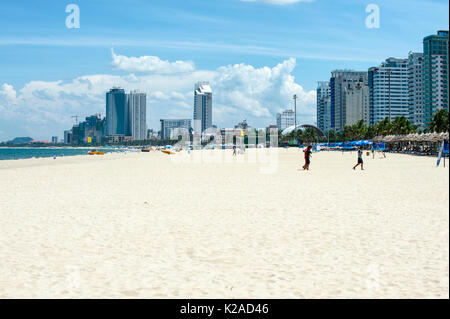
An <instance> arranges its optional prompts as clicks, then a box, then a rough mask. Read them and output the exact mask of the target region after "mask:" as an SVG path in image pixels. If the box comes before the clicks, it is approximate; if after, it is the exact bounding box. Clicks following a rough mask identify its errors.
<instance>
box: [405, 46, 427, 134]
mask: <svg viewBox="0 0 450 319" xmlns="http://www.w3.org/2000/svg"><path fill="white" fill-rule="evenodd" d="M408 94H409V99H408V103H409V121H410V122H411V123H413V124H414V125H417V127H419V128H421V129H423V128H424V123H423V53H418V52H409V54H408Z"/></svg>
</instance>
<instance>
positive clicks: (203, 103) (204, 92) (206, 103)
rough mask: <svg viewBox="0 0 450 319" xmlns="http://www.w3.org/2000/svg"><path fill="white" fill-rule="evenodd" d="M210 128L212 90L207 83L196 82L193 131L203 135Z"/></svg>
mask: <svg viewBox="0 0 450 319" xmlns="http://www.w3.org/2000/svg"><path fill="white" fill-rule="evenodd" d="M211 127H212V90H211V86H210V85H209V82H198V83H196V84H195V90H194V131H195V133H197V134H201V133H203V132H204V131H205V130H206V129H208V128H211Z"/></svg>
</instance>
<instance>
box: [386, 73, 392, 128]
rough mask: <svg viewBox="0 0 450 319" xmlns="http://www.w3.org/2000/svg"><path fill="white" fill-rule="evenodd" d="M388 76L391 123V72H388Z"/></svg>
mask: <svg viewBox="0 0 450 319" xmlns="http://www.w3.org/2000/svg"><path fill="white" fill-rule="evenodd" d="M387 76H388V91H389V93H388V98H389V122H391V70H387Z"/></svg>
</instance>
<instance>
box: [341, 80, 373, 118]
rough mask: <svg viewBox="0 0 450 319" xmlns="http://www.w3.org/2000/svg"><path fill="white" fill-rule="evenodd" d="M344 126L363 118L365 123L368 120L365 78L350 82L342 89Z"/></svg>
mask: <svg viewBox="0 0 450 319" xmlns="http://www.w3.org/2000/svg"><path fill="white" fill-rule="evenodd" d="M342 114H344V115H345V118H344V123H343V124H344V126H346V125H353V124H356V123H357V122H359V121H361V120H363V121H364V124H365V125H368V124H369V122H370V111H369V86H368V84H367V82H366V81H365V79H360V80H359V81H357V82H350V83H348V84H347V86H346V87H345V89H344V109H343V112H342Z"/></svg>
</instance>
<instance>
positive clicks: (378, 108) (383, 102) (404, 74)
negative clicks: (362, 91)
mask: <svg viewBox="0 0 450 319" xmlns="http://www.w3.org/2000/svg"><path fill="white" fill-rule="evenodd" d="M369 94H370V97H369V101H370V124H371V125H374V124H376V123H378V122H381V121H382V120H384V119H385V118H386V117H388V118H390V119H391V120H394V119H395V118H396V117H399V116H404V117H406V118H408V117H409V91H408V59H396V58H388V59H386V61H385V62H383V63H382V64H381V65H380V66H379V67H373V68H370V69H369Z"/></svg>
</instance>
